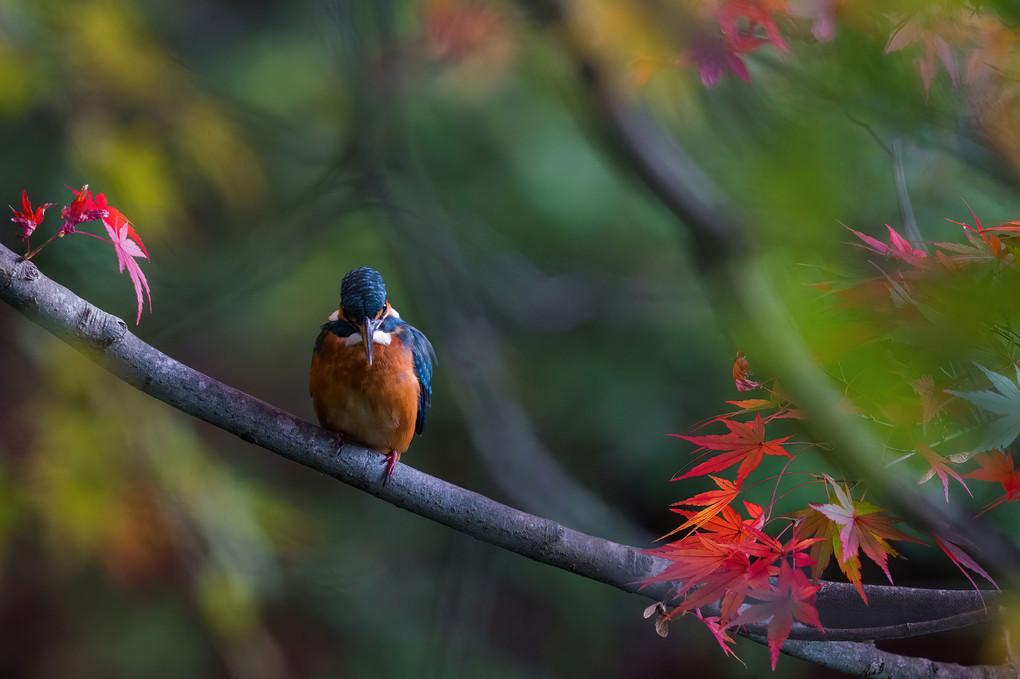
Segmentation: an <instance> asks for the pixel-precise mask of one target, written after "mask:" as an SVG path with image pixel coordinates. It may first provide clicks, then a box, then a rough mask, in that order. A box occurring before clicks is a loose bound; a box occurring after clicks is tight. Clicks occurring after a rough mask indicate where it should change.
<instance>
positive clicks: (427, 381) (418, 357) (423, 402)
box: [406, 325, 436, 434]
mask: <svg viewBox="0 0 1020 679" xmlns="http://www.w3.org/2000/svg"><path fill="white" fill-rule="evenodd" d="M406 332H407V338H408V344H409V345H410V347H411V354H412V356H413V358H414V374H415V375H416V376H417V377H418V386H419V387H420V389H419V391H418V420H417V421H416V422H415V425H414V433H416V434H420V433H422V431H423V430H424V429H425V411H426V410H427V409H428V407H429V406H430V405H431V404H432V366H433V365H435V363H436V351H435V349H433V348H432V342H429V340H428V338H427V337H425V335H424V334H422V332H421V331H420V330H418V329H417V328H415V327H413V326H411V325H408V326H407V331H406Z"/></svg>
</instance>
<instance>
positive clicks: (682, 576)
mask: <svg viewBox="0 0 1020 679" xmlns="http://www.w3.org/2000/svg"><path fill="white" fill-rule="evenodd" d="M646 551H647V553H649V554H653V555H655V556H658V557H661V558H664V559H667V560H669V561H670V562H671V563H670V565H668V566H666V568H665V569H664V570H663V571H662V572H661V573H659V574H658V575H655V576H653V577H651V578H648V580H646V581H645V584H649V583H653V582H672V581H677V582H679V583H681V585H680V589H679V590H677V592H676V595H675V596H676V598H680V597H685V598H684V600H683V601H682V602H681V603H680V604H678V605H677V606H676V608H674V609H673V611H672V612H671V613H670V614H669V615H670V616H673V615H676V614H678V613H679V614H682V613H686V612H687V611H692V610H694V609H696V608H700V607H702V606H705V605H707V604H710V603H712V602H714V601H717V600H719V599H721V598H723V597H724V596H726V595H727V594H731V593H737V592H740V591H741V585H742V584H743V583H744V582H745V580H746V578H747V572H748V568H750V566H751V561H750V559H748V558H747V555H746V554H744V553H742V552H740V551H739V550H737V549H734V546H733V545H731V544H726V543H721V542H717V541H715V540H713V539H712V538H711V537H709V536H707V535H704V534H702V533H696V534H694V535H689V536H687V537H686V538H684V539H682V540H677V541H676V542H672V543H670V544H668V545H664V546H662V547H658V548H656V549H649V550H646ZM766 578H767V576H766ZM766 582H767V580H766ZM737 605H738V606H739V603H738V604H737Z"/></svg>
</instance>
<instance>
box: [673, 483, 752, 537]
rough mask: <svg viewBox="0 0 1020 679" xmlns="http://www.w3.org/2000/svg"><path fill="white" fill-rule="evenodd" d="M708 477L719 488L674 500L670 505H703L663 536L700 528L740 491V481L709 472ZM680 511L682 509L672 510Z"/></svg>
mask: <svg viewBox="0 0 1020 679" xmlns="http://www.w3.org/2000/svg"><path fill="white" fill-rule="evenodd" d="M708 478H710V479H712V480H713V481H715V485H717V486H719V490H708V491H705V492H704V493H699V494H697V495H695V496H694V497H689V498H687V499H686V500H681V501H680V502H674V503H673V505H672V506H674V507H675V506H678V505H679V506H688V505H694V506H695V507H705V508H704V509H702V510H701V511H700V512H698V513H697V514H695V515H694V516H692V517H690V518H689V519H688V520H687V521H686V522H684V523H683V525H681V526H679V527H678V528H674V529H673V530H671V531H670V532H669V533H667V534H666V535H664V536H663V537H664V538H667V537H669V536H670V535H673V534H674V533H677V532H679V531H682V530H686V529H688V528H700V527H702V526H703V525H705V524H706V523H708V521H710V520H711V519H712V517H714V516H715V515H716V514H718V513H719V512H721V511H722V510H723V508H724V507H726V506H727V505H729V504H730V503H731V502H733V500H734V499H736V497H737V493H739V492H740V483H739V482H737V483H734V482H733V481H727V480H726V479H720V478H718V477H715V476H712V475H711V474H709V477H708ZM674 511H676V512H678V513H681V512H682V511H683V510H674Z"/></svg>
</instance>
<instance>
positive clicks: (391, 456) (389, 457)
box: [382, 450, 400, 486]
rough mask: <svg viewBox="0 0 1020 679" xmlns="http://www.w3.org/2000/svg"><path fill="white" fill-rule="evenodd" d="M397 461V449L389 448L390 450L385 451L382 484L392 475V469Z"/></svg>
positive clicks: (398, 455)
mask: <svg viewBox="0 0 1020 679" xmlns="http://www.w3.org/2000/svg"><path fill="white" fill-rule="evenodd" d="M399 461H400V453H398V452H397V451H395V450H391V451H390V452H388V453H386V475H385V476H383V481H382V482H383V485H384V486H385V485H386V482H387V481H389V480H390V477H392V476H393V469H394V468H395V467H396V466H397V462H399Z"/></svg>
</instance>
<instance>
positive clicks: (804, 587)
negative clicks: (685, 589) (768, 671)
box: [734, 561, 825, 670]
mask: <svg viewBox="0 0 1020 679" xmlns="http://www.w3.org/2000/svg"><path fill="white" fill-rule="evenodd" d="M820 589H821V586H820V585H812V584H811V582H810V581H809V580H808V578H807V576H806V575H805V574H804V571H802V570H801V569H799V568H793V567H792V566H790V564H788V563H786V562H785V561H784V562H783V564H782V565H781V566H780V568H779V579H778V581H777V583H776V585H775V586H774V587H769V588H768V589H752V590H750V591H749V592H748V593H747V596H748V597H749V598H751V599H756V600H758V601H759V602H760V603H756V604H751V605H750V606H748V607H747V608H745V609H744V610H743V612H742V613H741V614H740V616H739V617H738V618H737V619H736V620H735V621H734V624H736V625H744V624H748V623H752V622H762V621H764V620H768V621H769V626H768V635H769V652H770V653H771V655H772V669H773V670H775V669H776V661H778V660H779V649H780V648H782V647H783V644H784V643H785V642H786V638H787V637H788V636H790V628H791V627H792V626H793V621H794V620H796V621H798V622H802V623H804V624H806V625H814V626H815V627H817V628H818V629H819V630H822V631H823V632H824V631H825V630H824V629H822V623H821V621H820V620H819V619H818V609H817V608H815V593H816V592H817V591H818V590H820Z"/></svg>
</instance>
